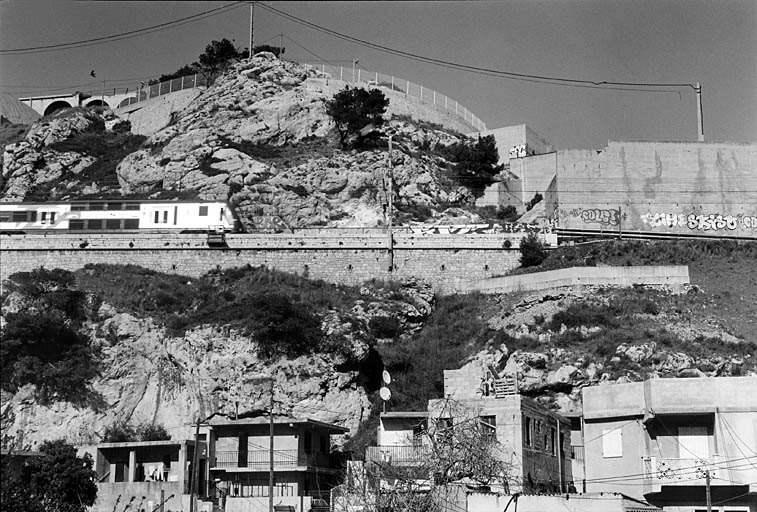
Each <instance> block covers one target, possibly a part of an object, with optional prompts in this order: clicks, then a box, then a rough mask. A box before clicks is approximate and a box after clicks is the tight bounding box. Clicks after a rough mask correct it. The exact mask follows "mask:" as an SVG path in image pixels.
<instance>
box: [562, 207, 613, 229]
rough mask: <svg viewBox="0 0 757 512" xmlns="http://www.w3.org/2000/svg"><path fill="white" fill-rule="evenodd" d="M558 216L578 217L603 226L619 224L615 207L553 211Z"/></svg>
mask: <svg viewBox="0 0 757 512" xmlns="http://www.w3.org/2000/svg"><path fill="white" fill-rule="evenodd" d="M555 215H556V216H558V217H562V216H566V217H578V218H580V219H581V220H582V221H584V222H585V223H587V224H589V223H594V222H596V223H599V224H602V225H605V226H617V225H619V224H620V209H615V208H590V209H588V210H584V209H582V208H574V209H572V210H565V209H559V210H557V211H556V212H555Z"/></svg>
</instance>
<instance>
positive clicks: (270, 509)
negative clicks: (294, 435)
mask: <svg viewBox="0 0 757 512" xmlns="http://www.w3.org/2000/svg"><path fill="white" fill-rule="evenodd" d="M270 383H271V388H270V391H271V404H270V409H268V438H269V439H268V441H269V444H270V453H269V454H268V456H269V462H270V465H269V467H268V512H273V377H271V379H270Z"/></svg>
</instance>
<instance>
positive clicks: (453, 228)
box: [407, 222, 549, 235]
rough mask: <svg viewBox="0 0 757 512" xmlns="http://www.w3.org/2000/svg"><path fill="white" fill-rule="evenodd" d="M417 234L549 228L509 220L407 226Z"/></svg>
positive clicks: (463, 233)
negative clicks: (484, 222) (485, 222)
mask: <svg viewBox="0 0 757 512" xmlns="http://www.w3.org/2000/svg"><path fill="white" fill-rule="evenodd" d="M407 228H408V229H409V230H410V232H411V233H413V234H415V235H491V234H494V233H531V232H534V233H544V232H548V231H549V230H548V229H546V228H545V227H543V226H535V225H532V224H524V223H522V222H508V223H505V224H502V225H500V224H452V225H439V224H437V225H430V226H429V225H424V224H420V225H410V226H407Z"/></svg>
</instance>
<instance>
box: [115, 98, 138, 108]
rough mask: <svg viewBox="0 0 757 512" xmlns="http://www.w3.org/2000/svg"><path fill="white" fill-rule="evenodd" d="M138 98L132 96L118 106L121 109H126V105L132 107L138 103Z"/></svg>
mask: <svg viewBox="0 0 757 512" xmlns="http://www.w3.org/2000/svg"><path fill="white" fill-rule="evenodd" d="M136 102H137V98H136V97H135V96H131V97H129V98H124V99H123V100H121V103H119V104H118V106H119V107H125V106H126V105H131V104H132V103H136Z"/></svg>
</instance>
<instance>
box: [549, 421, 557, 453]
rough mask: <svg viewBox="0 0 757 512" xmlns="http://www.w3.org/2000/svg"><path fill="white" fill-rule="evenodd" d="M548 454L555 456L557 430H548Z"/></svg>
mask: <svg viewBox="0 0 757 512" xmlns="http://www.w3.org/2000/svg"><path fill="white" fill-rule="evenodd" d="M549 453H550V454H552V455H557V430H555V427H550V429H549Z"/></svg>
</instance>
